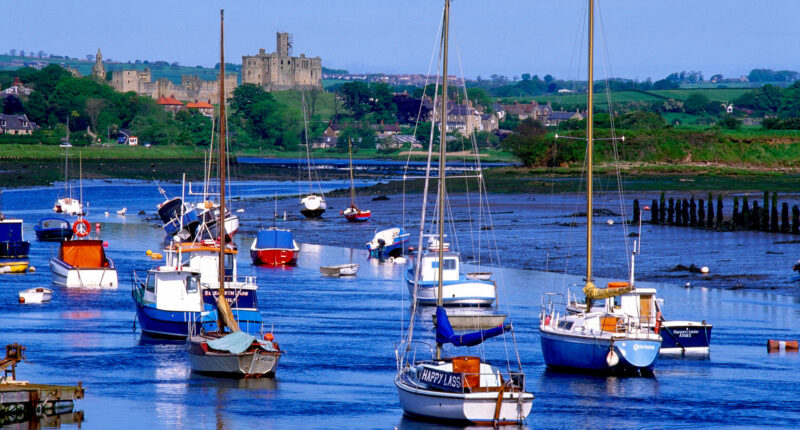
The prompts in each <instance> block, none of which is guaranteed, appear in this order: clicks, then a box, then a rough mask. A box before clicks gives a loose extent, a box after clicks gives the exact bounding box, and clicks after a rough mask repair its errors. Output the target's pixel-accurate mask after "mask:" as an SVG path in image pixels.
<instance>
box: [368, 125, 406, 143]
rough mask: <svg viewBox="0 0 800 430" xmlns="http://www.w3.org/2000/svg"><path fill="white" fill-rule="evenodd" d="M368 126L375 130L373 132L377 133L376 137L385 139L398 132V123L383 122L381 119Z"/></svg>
mask: <svg viewBox="0 0 800 430" xmlns="http://www.w3.org/2000/svg"><path fill="white" fill-rule="evenodd" d="M370 128H372V129H373V130H375V134H376V135H377V137H378V139H385V138H387V137H390V136H396V135H398V134H400V132H401V130H400V124H398V123H394V124H384V123H383V121H381V123H380V124H371V125H370Z"/></svg>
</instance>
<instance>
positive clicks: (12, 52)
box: [8, 48, 17, 57]
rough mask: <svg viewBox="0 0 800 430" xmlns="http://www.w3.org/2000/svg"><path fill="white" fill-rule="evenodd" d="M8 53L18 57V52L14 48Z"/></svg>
mask: <svg viewBox="0 0 800 430" xmlns="http://www.w3.org/2000/svg"><path fill="white" fill-rule="evenodd" d="M8 53H9V54H11V56H12V57H16V56H17V50H16V49H13V48H12V49H10V50H9V51H8Z"/></svg>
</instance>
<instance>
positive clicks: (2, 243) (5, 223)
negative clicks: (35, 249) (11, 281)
mask: <svg viewBox="0 0 800 430" xmlns="http://www.w3.org/2000/svg"><path fill="white" fill-rule="evenodd" d="M30 249H31V243H30V242H28V241H27V240H25V238H24V237H23V234H22V220H21V219H4V218H3V215H2V213H0V258H3V259H6V258H11V259H18V258H27V257H28V252H29V251H30Z"/></svg>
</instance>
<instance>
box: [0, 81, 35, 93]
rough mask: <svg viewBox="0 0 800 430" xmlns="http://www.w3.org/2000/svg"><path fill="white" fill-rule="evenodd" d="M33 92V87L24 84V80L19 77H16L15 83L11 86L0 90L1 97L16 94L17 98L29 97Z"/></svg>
mask: <svg viewBox="0 0 800 430" xmlns="http://www.w3.org/2000/svg"><path fill="white" fill-rule="evenodd" d="M32 92H33V90H32V89H30V88H28V87H26V86H25V85H22V82H20V81H19V78H14V83H13V84H11V86H10V87H8V88H6V89H4V90H3V91H0V98H6V97H8V96H15V97H17V98H21V97H27V96H29V95H30V94H31V93H32Z"/></svg>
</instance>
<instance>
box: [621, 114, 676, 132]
mask: <svg viewBox="0 0 800 430" xmlns="http://www.w3.org/2000/svg"><path fill="white" fill-rule="evenodd" d="M619 125H620V127H621V128H623V129H629V130H655V129H659V128H663V127H664V126H665V125H666V123H665V122H664V118H662V117H661V115H659V114H657V113H653V112H643V111H633V112H628V113H626V114H624V115H622V116H621V117H620V118H619Z"/></svg>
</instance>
